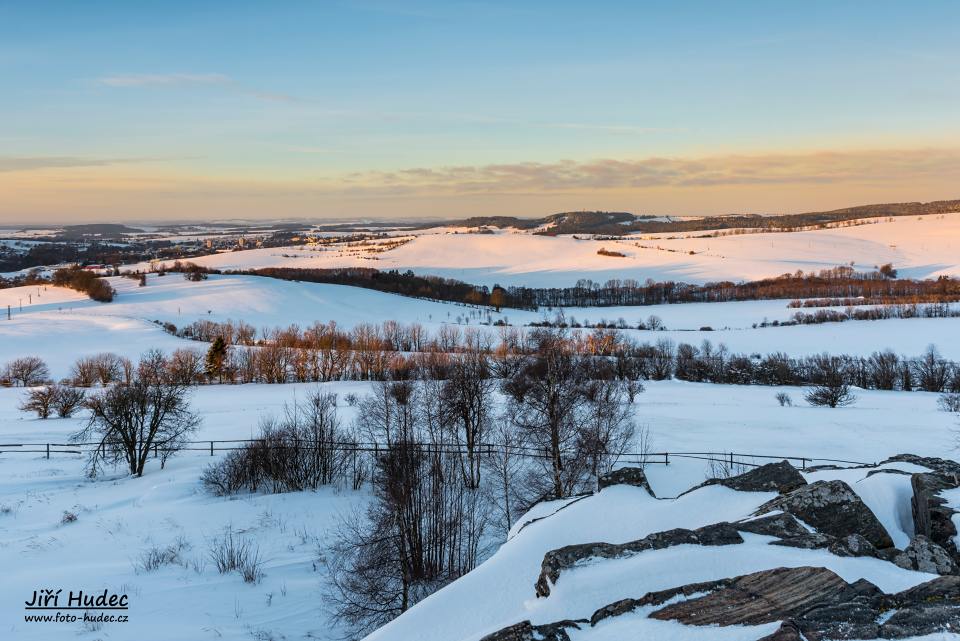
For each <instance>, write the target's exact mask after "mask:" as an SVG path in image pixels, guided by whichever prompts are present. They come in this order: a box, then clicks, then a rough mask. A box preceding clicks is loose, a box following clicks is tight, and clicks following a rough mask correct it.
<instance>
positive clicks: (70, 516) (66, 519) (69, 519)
mask: <svg viewBox="0 0 960 641" xmlns="http://www.w3.org/2000/svg"><path fill="white" fill-rule="evenodd" d="M76 520H77V515H76V514H74V513H73V512H70V511H68V510H64V511H63V516H61V517H60V525H67V524H68V523H74V522H76Z"/></svg>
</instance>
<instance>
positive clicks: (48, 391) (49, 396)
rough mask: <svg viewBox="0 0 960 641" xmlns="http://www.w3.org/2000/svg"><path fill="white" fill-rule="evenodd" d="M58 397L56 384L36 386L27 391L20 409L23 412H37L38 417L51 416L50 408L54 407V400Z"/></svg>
mask: <svg viewBox="0 0 960 641" xmlns="http://www.w3.org/2000/svg"><path fill="white" fill-rule="evenodd" d="M56 397H57V387H56V385H45V386H43V387H34V388H33V389H31V390H30V391H29V392H27V396H26V397H25V398H24V399H23V402H22V403H21V404H20V410H21V411H23V412H36V413H37V418H49V417H50V409H51V408H52V407H53V402H54V399H55V398H56Z"/></svg>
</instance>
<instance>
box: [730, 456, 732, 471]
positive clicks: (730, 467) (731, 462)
mask: <svg viewBox="0 0 960 641" xmlns="http://www.w3.org/2000/svg"><path fill="white" fill-rule="evenodd" d="M730 471H733V452H730Z"/></svg>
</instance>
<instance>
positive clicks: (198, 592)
mask: <svg viewBox="0 0 960 641" xmlns="http://www.w3.org/2000/svg"><path fill="white" fill-rule="evenodd" d="M323 387H324V388H325V389H327V390H329V391H334V392H337V393H338V395H339V398H340V399H341V400H340V405H339V407H338V410H339V412H340V414H341V418H342V419H343V420H344V421H349V420H351V419H352V418H353V417H354V411H355V410H354V408H351V407H349V406H347V405H346V404H345V403H344V402H343V400H342V399H343V397H344V396H345V395H346V394H347V393H351V392H352V393H356V394H363V393H365V392H366V391H367V390H368V389H369V385H368V384H365V383H330V384H325V385H323ZM310 389H313V386H308V385H279V386H271V385H245V386H209V387H201V388H199V389H198V390H196V392H195V393H194V395H193V405H194V408H195V409H196V410H197V411H199V412H200V413H201V414H202V415H203V417H204V423H203V425H202V426H201V428H200V431H199V432H198V433H197V434H196V435H195V437H194V438H195V439H196V440H204V439H226V438H249V437H250V436H251V435H253V434H255V432H256V426H257V422H258V420H259V418H260V417H261V416H263V415H268V414H277V413H279V412H280V411H281V410H282V406H283V404H284V403H285V402H291V401H293V400H294V399H295V398H296V397H301V398H302V397H303V396H304V395H305V394H306V393H307V392H308V391H309V390H310ZM777 391H780V389H779V388H768V387H736V386H722V385H706V384H703V385H700V384H691V383H682V382H676V381H664V382H651V383H648V384H647V389H646V391H645V392H644V393H642V394H640V395H639V396H638V397H637V401H636V409H637V417H638V420H639V421H640V422H642V423H644V424H646V425H648V426H649V428H650V433H651V437H652V444H651V449H652V450H654V451H661V450H669V451H691V450H693V451H736V452H745V453H755V454H769V455H774V456H776V455H782V456H806V457H827V458H843V459H850V460H856V461H864V462H874V461H878V460H882V459H883V458H885V457H887V456H890V455H892V454H896V453H899V452H904V451H909V452H914V453H917V454H921V455H932V456H951V455H952V453H953V452H954V442H955V430H956V429H957V426H956V425H955V420H954V418H953V417H951V415H949V414H946V413H943V412H938V411H937V410H936V396H935V395H932V394H925V393H901V392H870V391H857V394H858V396H859V399H858V402H857V403H856V405H855V406H853V407H848V408H843V409H837V410H830V409H820V408H811V407H806V406H804V404H803V403H802V401H800V398H799V390H796V389H786V390H785V391H787V393H789V394H792V395H793V396H795V397H797V398H796V399H795V400H796V401H797V405H796V406H795V407H787V408H782V407H779V405H778V404H777V402H776V400H775V399H774V394H775V393H776V392H777ZM21 394H22V390H16V389H4V390H0V441H2V442H4V443H10V442H35V443H46V442H51V441H55V442H63V441H64V440H65V439H67V437H68V436H69V434H71V433H72V432H74V431H75V430H76V429H77V428H78V427H79V426H80V425H81V423H82V419H50V420H46V421H40V420H37V419H34V418H32V417H30V416H27V415H25V414H23V413H21V412H19V411H17V410H16V406H17V404H18V400H19V397H20V395H21ZM0 452H2V453H0V560H2V563H3V566H4V572H5V574H4V581H3V582H2V583H0V610H2V611H3V620H4V621H11V622H17V621H18V619H19V621H22V618H21V617H20V614H22V612H21V609H20V607H21V599H23V600H26V599H27V598H28V597H29V596H30V591H32V590H33V589H37V588H39V587H45V586H76V587H77V588H82V587H87V588H88V589H99V590H102V589H103V588H104V587H109V588H110V589H113V590H120V591H124V592H127V593H128V594H130V599H131V605H130V607H131V610H130V623H127V624H123V627H122V628H119V627H117V626H119V625H120V624H116V625H115V626H114V627H110V626H109V625H108V626H105V627H104V629H103V630H100V631H96V630H85V629H83V627H82V626H80V625H79V624H77V625H69V624H63V625H62V627H57V628H53V627H50V626H49V625H33V626H31V625H27V624H24V623H13V624H11V625H10V626H9V627H7V628H6V629H5V630H4V633H3V636H4V638H10V639H18V640H19V639H37V640H47V639H53V638H55V639H84V640H86V639H90V640H93V639H98V638H103V639H111V638H112V639H134V638H135V639H138V640H141V641H152V640H157V641H166V640H167V639H171V638H183V639H188V638H189V639H219V638H223V639H248V638H254V639H256V638H273V639H301V638H312V639H334V638H337V636H338V635H339V634H340V633H341V632H342V630H337V629H335V628H334V627H332V626H331V623H330V621H329V620H328V619H327V614H326V612H325V610H324V609H323V607H322V605H321V594H322V586H323V583H324V575H323V571H322V569H321V566H320V565H319V564H318V563H317V559H318V556H319V551H318V549H319V546H320V545H321V544H322V543H323V542H324V540H326V537H327V536H328V533H329V530H330V527H331V526H332V525H333V524H334V523H335V521H336V517H337V515H338V514H340V513H343V512H344V511H347V510H351V509H353V508H355V507H357V506H362V505H363V504H364V502H365V501H366V498H367V495H366V494H365V493H364V492H352V491H336V490H333V489H330V490H324V491H320V492H303V493H291V494H282V495H254V496H250V495H247V496H241V497H238V498H233V499H230V498H218V497H213V496H210V495H209V494H207V493H205V492H204V491H203V489H202V487H201V485H200V482H199V475H200V473H201V471H202V469H203V467H204V466H205V465H206V464H208V463H209V462H211V461H212V460H216V459H215V458H211V457H210V456H209V455H208V454H206V453H205V452H185V453H182V454H181V455H180V456H179V457H177V458H174V459H172V460H171V462H169V463H168V464H167V466H166V469H163V470H160V469H158V466H157V465H156V464H151V465H149V466H148V469H147V472H146V474H145V475H144V476H143V478H140V479H135V478H129V477H127V476H126V475H125V474H123V473H122V472H120V471H117V472H115V473H112V474H108V475H107V476H105V477H104V478H102V479H100V480H97V481H90V480H88V479H86V478H85V477H84V475H83V462H82V460H80V459H79V458H78V457H75V456H69V455H59V456H54V457H53V458H52V459H50V460H46V459H44V458H43V457H42V455H35V454H16V453H13V452H11V451H9V448H7V450H4V449H3V448H0ZM218 456H219V454H218ZM625 462H627V463H629V462H630V461H625ZM900 467H901V468H902V469H904V470H905V471H912V469H911V466H908V465H904V464H901V465H900ZM648 473H649V475H650V480H651V485H652V486H653V489H654V491H655V492H656V493H657V494H658V496H666V497H669V496H675V495H676V494H679V493H680V492H682V491H683V490H685V489H687V488H689V487H691V486H693V485H696V484H697V483H699V482H701V481H702V480H703V479H704V478H705V475H706V473H707V469H706V463H705V462H703V461H696V460H683V459H674V460H673V462H672V463H671V465H669V466H664V465H659V464H650V465H649V466H648ZM826 477H830V478H833V477H837V478H844V479H845V480H847V481H848V482H851V485H852V486H853V487H854V488H855V489H856V491H857V492H858V493H860V494H861V496H862V497H863V498H864V500H865V502H867V504H868V505H870V506H871V507H873V508H874V509H875V510H876V511H877V515H878V517H879V518H881V520H883V522H884V524H885V525H886V526H887V528H888V529H889V530H890V531H891V534H892V535H893V536H894V539H895V541H896V542H897V544H898V545H901V544H902V543H903V542H905V541H906V537H908V536H909V534H910V533H911V529H912V524H911V523H910V522H909V518H904V512H903V510H902V509H889V508H884V507H883V506H884V505H885V503H884V501H887V499H888V498H889V497H891V496H893V497H899V499H900V500H901V501H900V503H894V504H893V505H900V506H901V508H902V500H903V499H904V497H905V496H906V497H908V496H909V494H904V493H905V492H906V491H907V490H906V488H908V487H909V477H904V476H899V475H878V476H875V477H870V478H869V479H867V478H866V475H865V472H863V471H849V472H844V471H840V472H830V473H826V472H820V473H814V474H810V475H808V480H816V479H820V478H826ZM904 483H906V485H905V486H904ZM720 495H723V496H720ZM771 496H772V495H768V494H764V493H758V494H739V493H735V492H732V491H730V490H726V489H725V488H719V487H712V488H706V489H705V490H700V491H697V492H694V493H692V494H689V495H686V496H684V497H682V498H680V499H678V500H676V501H673V500H666V501H656V500H653V499H651V498H650V497H648V496H646V495H645V494H644V493H642V492H640V491H639V490H637V489H636V488H631V487H616V488H611V489H608V490H604V491H603V492H602V493H600V494H599V495H597V496H595V497H593V498H591V499H588V500H585V501H581V502H579V503H577V504H576V506H571V508H570V509H567V510H564V511H563V512H560V513H558V514H557V515H556V516H554V517H551V518H550V519H547V520H545V521H541V522H538V523H536V524H534V525H532V526H527V527H524V528H523V529H522V530H520V531H519V534H515V535H514V537H513V538H512V539H511V541H510V542H509V543H507V544H506V545H505V546H503V547H502V548H501V549H500V551H498V552H497V553H496V554H494V556H493V557H492V558H491V559H490V560H488V561H487V562H486V563H485V564H483V565H481V566H480V567H479V568H477V569H476V570H475V571H474V572H472V573H471V574H469V575H468V576H467V577H466V578H465V579H463V580H462V581H459V582H457V583H456V584H454V585H452V586H450V587H448V588H446V589H444V590H442V591H440V592H439V593H437V594H436V595H434V596H432V597H430V598H428V599H427V600H426V601H424V602H423V603H422V604H421V605H418V606H417V607H415V608H414V609H413V610H411V611H410V612H409V613H408V614H406V615H404V616H403V617H401V618H400V619H398V620H397V621H395V622H394V623H392V624H390V625H388V626H387V627H386V628H384V629H383V630H382V631H381V632H379V633H377V634H375V635H374V636H373V637H371V638H372V639H395V640H398V641H400V640H403V641H406V640H408V639H414V638H416V639H425V640H426V639H436V640H437V641H441V640H442V641H448V640H451V639H470V640H475V639H478V638H479V637H480V636H482V635H483V634H485V633H487V632H491V631H493V630H495V629H497V628H499V627H502V626H503V625H507V624H509V623H513V622H515V621H517V620H520V619H522V618H532V619H533V620H534V621H535V622H546V621H550V620H554V618H555V616H556V614H557V613H559V612H567V613H568V614H569V613H571V612H573V613H578V614H582V613H586V614H589V612H591V611H592V610H591V608H593V607H594V605H596V604H597V603H600V602H601V601H603V602H604V603H606V602H609V601H610V600H613V598H620V597H622V596H639V595H640V594H642V593H644V592H646V591H648V590H652V589H658V588H660V587H667V586H668V584H669V585H671V586H672V585H679V584H680V583H682V582H685V581H688V580H691V581H692V580H697V581H700V580H706V579H709V578H715V577H719V576H728V575H729V574H731V573H743V572H747V571H749V570H750V569H751V568H753V567H771V565H770V564H779V565H784V566H790V565H805V564H815V565H825V566H826V567H829V568H831V569H833V570H834V571H836V572H838V573H839V574H840V575H841V576H842V577H844V578H845V579H847V580H853V579H856V578H860V577H866V578H868V579H869V580H871V581H875V582H876V583H877V584H878V585H879V586H880V587H881V588H883V589H885V590H888V591H893V590H899V589H903V588H904V587H908V586H911V585H914V584H917V583H920V582H922V581H924V580H927V579H929V578H930V577H929V576H928V575H924V574H920V573H917V572H910V571H906V570H901V569H899V568H896V567H894V566H892V565H891V564H889V563H881V562H879V561H876V560H873V559H845V558H840V557H836V556H833V555H829V554H827V553H825V552H817V551H808V550H797V549H791V548H774V547H773V546H767V545H764V543H765V540H763V539H762V537H757V538H756V539H751V540H749V541H748V542H747V544H745V545H744V546H742V547H741V546H737V549H733V548H731V549H725V550H723V551H722V552H719V553H717V552H711V551H709V550H707V549H696V548H694V549H691V548H675V549H672V550H665V551H662V552H658V553H656V554H651V555H643V556H642V557H638V558H637V559H636V560H634V561H631V562H630V564H628V566H626V567H618V568H613V569H610V571H609V572H607V571H606V570H604V568H603V566H599V567H590V568H585V569H583V570H577V571H576V572H574V573H571V574H570V575H569V577H566V576H565V577H564V579H563V580H562V581H561V582H560V583H559V584H558V588H557V590H556V591H555V592H554V594H552V595H551V596H550V597H549V598H548V599H535V598H534V594H533V582H534V581H535V579H536V574H537V572H538V571H539V562H540V559H541V558H542V554H543V552H544V551H546V550H547V549H550V548H554V547H557V546H558V545H562V544H564V543H566V542H582V541H589V540H608V541H612V542H618V541H624V540H629V539H632V538H637V537H639V536H643V535H644V534H646V533H648V532H652V531H657V530H661V529H665V528H669V527H681V526H683V527H695V526H698V525H703V524H706V523H712V522H715V521H718V520H723V519H728V520H730V519H735V518H741V517H743V516H746V515H748V514H749V513H750V512H751V511H752V510H753V509H754V508H755V507H756V506H757V505H759V504H760V503H762V502H763V501H764V500H766V499H768V498H770V497H771ZM721 499H722V500H721ZM957 499H958V502H960V496H958V497H957ZM907 500H908V499H907ZM545 507H549V506H540V509H541V510H542V509H544V508H545ZM64 511H70V512H72V513H75V514H76V515H77V517H78V518H77V520H76V521H75V522H73V523H66V524H62V523H61V518H62V515H63V513H64ZM907 514H909V511H907ZM523 520H524V519H521V521H523ZM227 527H231V528H232V529H233V530H234V532H237V533H241V534H242V535H243V536H244V537H247V538H248V539H250V540H251V541H255V542H256V544H257V545H258V546H259V548H260V551H261V553H262V555H263V557H264V558H265V559H266V564H265V576H264V578H263V580H262V582H261V583H259V584H257V585H250V584H245V583H243V581H242V580H241V578H240V577H239V576H238V575H237V574H235V573H233V574H227V575H220V574H218V573H217V572H216V570H215V569H214V568H213V567H212V566H211V564H210V563H209V562H206V563H204V561H203V559H204V558H205V557H206V555H207V553H208V550H209V547H210V544H211V541H212V540H214V539H215V538H217V537H218V536H220V535H222V533H223V531H224V528H227ZM516 529H518V528H515V530H516ZM177 541H180V542H181V543H182V544H183V552H182V555H183V557H184V558H185V559H186V560H188V562H189V563H188V564H189V565H191V566H192V565H193V564H196V566H197V567H179V566H167V567H163V568H160V569H158V570H154V571H150V572H144V571H138V570H137V569H136V567H135V565H136V561H137V559H138V558H139V556H140V554H141V553H143V552H144V551H145V550H147V549H148V548H149V547H151V546H153V545H159V546H166V545H171V544H174V543H176V542H177ZM772 555H773V556H772ZM668 570H669V571H668ZM638 577H644V579H643V580H642V581H640V582H638ZM38 582H39V583H40V585H37V583H38ZM572 601H576V604H575V606H571V602H572ZM572 607H573V609H571V608H572ZM438 609H440V610H442V611H443V612H445V613H446V616H443V617H440V616H437V610H438ZM173 612H176V613H177V616H175V617H171V616H170V613H173ZM631 620H632V619H631ZM639 621H641V619H640V618H639V617H638V618H637V622H639ZM643 621H644V622H643V623H642V625H645V626H654V627H651V628H649V629H648V628H646V627H644V628H643V631H644V632H645V633H647V632H648V633H649V636H645V637H644V638H656V639H658V640H659V639H681V638H682V639H718V638H722V639H744V640H747V639H749V640H751V641H752V640H753V639H756V638H758V637H759V636H762V634H757V632H758V631H760V630H759V629H746V628H730V629H724V630H723V632H722V635H721V633H719V632H718V631H716V630H710V629H691V628H684V629H683V633H684V634H690V635H693V636H676V635H677V634H679V632H678V628H677V626H674V625H671V624H664V623H657V622H652V621H647V620H645V619H644V620H643ZM451 626H453V627H451ZM768 627H769V626H768ZM637 629H638V630H639V628H637ZM414 630H416V633H414V632H413V631H414ZM763 630H766V628H763ZM257 635H260V636H257ZM271 635H272V636H271ZM751 635H752V636H751ZM585 638H586V637H585ZM589 638H590V639H594V638H597V639H599V638H615V637H599V636H597V637H594V636H591V637H589ZM621 638H622V637H621Z"/></svg>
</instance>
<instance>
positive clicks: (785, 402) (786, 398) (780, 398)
mask: <svg viewBox="0 0 960 641" xmlns="http://www.w3.org/2000/svg"><path fill="white" fill-rule="evenodd" d="M776 399H777V402H778V403H780V407H793V399H792V398H790V395H789V394H787V393H786V392H779V393H778V394H777V396H776Z"/></svg>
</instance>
